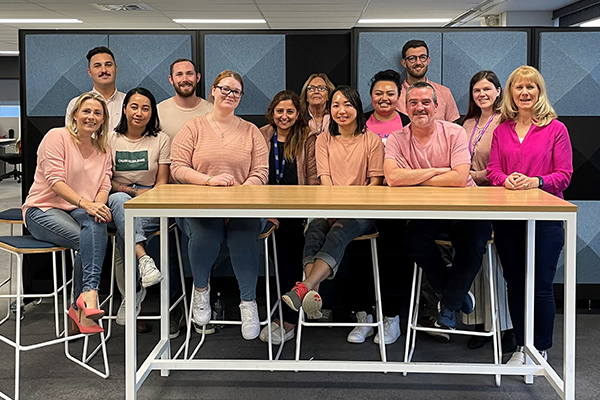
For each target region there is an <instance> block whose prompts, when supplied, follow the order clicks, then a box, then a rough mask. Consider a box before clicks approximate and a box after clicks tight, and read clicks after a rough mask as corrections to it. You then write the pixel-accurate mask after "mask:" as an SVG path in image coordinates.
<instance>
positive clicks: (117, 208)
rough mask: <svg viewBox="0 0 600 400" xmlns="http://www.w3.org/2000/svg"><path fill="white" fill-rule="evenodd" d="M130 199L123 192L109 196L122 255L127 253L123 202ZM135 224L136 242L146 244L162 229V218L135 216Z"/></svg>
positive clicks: (109, 204)
mask: <svg viewBox="0 0 600 400" xmlns="http://www.w3.org/2000/svg"><path fill="white" fill-rule="evenodd" d="M129 200H131V196H129V195H128V194H127V193H123V192H116V193H113V194H111V195H110V196H109V197H108V206H109V207H110V212H111V213H112V217H113V221H112V222H113V223H114V225H115V227H116V228H117V237H116V239H117V240H116V242H117V248H118V249H119V253H120V254H121V257H122V256H123V255H124V254H125V252H124V250H125V239H124V237H125V207H124V206H123V204H125V202H126V201H129ZM133 225H134V228H135V243H136V244H137V243H143V244H144V246H145V243H146V240H147V237H148V235H150V234H151V233H153V232H156V231H158V230H159V229H160V218H156V217H141V218H134V220H133ZM123 265H124V264H123ZM138 279H139V272H138Z"/></svg>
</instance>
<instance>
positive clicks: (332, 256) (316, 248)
mask: <svg viewBox="0 0 600 400" xmlns="http://www.w3.org/2000/svg"><path fill="white" fill-rule="evenodd" d="M374 225H375V221H374V220H372V219H347V218H340V219H338V220H337V221H335V222H334V223H333V224H331V226H330V225H329V222H328V221H327V219H325V218H315V219H313V220H312V221H311V222H310V225H308V229H307V230H306V233H305V234H304V237H305V242H304V255H303V259H302V264H303V265H304V267H306V264H311V263H314V262H315V261H316V260H317V259H321V260H323V261H325V262H326V263H327V265H329V267H331V269H332V273H331V275H330V276H329V278H328V279H333V277H334V276H335V274H336V273H337V270H338V267H339V264H340V262H341V261H342V258H343V257H344V251H345V250H346V246H348V243H350V242H351V241H353V240H354V239H355V238H357V237H358V236H360V235H362V234H364V233H365V232H367V231H368V230H369V229H371V228H372V227H373V226H374Z"/></svg>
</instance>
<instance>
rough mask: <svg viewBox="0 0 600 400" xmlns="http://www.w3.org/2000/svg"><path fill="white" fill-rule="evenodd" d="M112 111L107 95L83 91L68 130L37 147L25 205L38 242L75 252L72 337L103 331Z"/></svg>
mask: <svg viewBox="0 0 600 400" xmlns="http://www.w3.org/2000/svg"><path fill="white" fill-rule="evenodd" d="M108 120H109V119H108V108H107V106H106V102H105V100H104V98H103V97H102V96H100V95H99V94H96V93H92V92H90V93H84V94H82V95H81V96H79V98H78V99H77V101H76V102H75V106H74V107H73V110H72V111H71V113H70V115H69V123H68V126H66V127H64V128H54V129H51V130H50V131H49V132H48V133H47V134H46V136H44V139H42V143H40V147H39V148H38V153H37V167H36V170H35V177H34V182H33V185H32V186H31V189H30V190H29V195H28V196H27V199H26V200H25V204H24V205H23V219H24V220H25V225H26V226H27V229H29V231H30V232H31V234H32V235H33V237H35V238H36V239H38V240H43V241H45V242H50V243H54V244H57V245H59V246H64V247H68V248H70V249H73V250H75V251H76V257H75V265H74V271H75V272H74V276H73V299H75V300H76V301H75V303H74V304H73V305H72V306H71V308H69V317H70V318H71V326H70V329H69V331H70V333H74V332H77V331H79V332H81V333H98V332H103V329H102V328H101V327H100V326H99V325H98V324H97V323H96V321H97V320H99V319H100V318H102V317H103V316H104V311H102V310H100V309H98V302H97V298H98V285H99V284H100V273H101V272H102V263H103V262H104V253H105V252H106V242H107V234H106V223H107V222H110V221H111V220H112V214H111V212H110V208H108V206H107V205H106V201H107V200H108V193H109V192H110V188H111V184H110V179H111V176H112V158H111V155H110V151H108V145H107V124H108Z"/></svg>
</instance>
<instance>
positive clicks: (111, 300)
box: [100, 222, 188, 350]
mask: <svg viewBox="0 0 600 400" xmlns="http://www.w3.org/2000/svg"><path fill="white" fill-rule="evenodd" d="M169 231H173V232H174V233H175V245H176V247H177V260H178V262H179V276H180V279H181V291H182V295H181V296H179V297H178V298H177V300H176V301H175V303H173V305H171V307H170V308H169V312H171V311H173V310H174V309H175V307H177V306H178V305H179V303H182V302H183V307H184V310H185V314H184V315H187V313H188V305H187V302H186V301H185V298H186V290H185V275H184V271H183V260H182V259H181V244H180V242H179V234H178V232H177V224H176V223H175V222H173V223H172V224H171V225H169ZM108 236H110V238H111V241H112V247H113V251H112V260H111V272H110V292H109V294H108V296H107V297H106V298H105V299H104V300H103V301H102V303H100V308H102V307H104V305H105V304H106V303H108V315H107V316H105V317H104V318H105V319H107V320H108V324H107V325H108V327H107V334H106V340H108V339H110V337H111V334H112V321H113V320H115V319H116V318H117V317H116V315H113V303H114V293H115V255H116V251H117V246H116V231H114V230H109V231H108ZM155 236H160V231H156V232H152V233H151V234H150V235H148V240H150V239H151V238H153V237H155ZM122 256H123V255H121V257H122ZM137 319H143V320H160V315H144V316H138V317H137ZM186 322H187V321H186ZM180 350H181V349H180Z"/></svg>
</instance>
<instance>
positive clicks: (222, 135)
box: [210, 113, 235, 140]
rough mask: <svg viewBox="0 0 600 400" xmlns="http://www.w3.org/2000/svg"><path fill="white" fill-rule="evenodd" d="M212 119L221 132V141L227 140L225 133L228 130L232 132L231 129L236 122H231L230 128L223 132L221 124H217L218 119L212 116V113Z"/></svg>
mask: <svg viewBox="0 0 600 400" xmlns="http://www.w3.org/2000/svg"><path fill="white" fill-rule="evenodd" d="M210 117H211V118H212V120H213V122H214V124H215V126H216V127H217V129H218V130H219V132H221V140H223V139H225V132H227V131H228V130H230V129H231V128H232V127H233V123H234V122H235V120H234V121H231V122H230V123H229V127H228V128H227V129H225V130H222V129H221V127H220V126H219V124H218V123H217V120H216V119H215V117H214V116H213V115H212V113H211V114H210Z"/></svg>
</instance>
